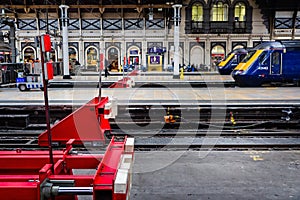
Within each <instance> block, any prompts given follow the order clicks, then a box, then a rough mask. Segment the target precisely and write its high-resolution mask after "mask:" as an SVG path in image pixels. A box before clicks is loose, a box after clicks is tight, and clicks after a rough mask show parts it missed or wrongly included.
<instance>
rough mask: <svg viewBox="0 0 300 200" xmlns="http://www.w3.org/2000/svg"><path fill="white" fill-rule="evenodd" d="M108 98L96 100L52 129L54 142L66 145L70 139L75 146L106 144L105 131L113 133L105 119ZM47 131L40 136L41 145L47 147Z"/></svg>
mask: <svg viewBox="0 0 300 200" xmlns="http://www.w3.org/2000/svg"><path fill="white" fill-rule="evenodd" d="M107 102H108V97H105V98H102V99H101V101H100V102H99V99H98V98H94V99H92V100H91V101H89V102H88V103H87V104H85V105H84V106H82V107H80V108H79V109H77V110H76V111H74V112H73V113H71V114H70V115H69V116H67V117H66V118H64V119H63V120H61V121H60V122H58V123H57V124H55V125H54V126H53V127H52V128H51V134H52V142H53V143H54V144H55V143H57V144H65V143H66V142H67V141H68V140H69V139H70V138H72V139H75V144H82V142H103V143H105V135H104V132H105V131H109V132H110V131H111V128H110V124H109V121H108V119H105V118H104V106H105V104H106V103H107ZM47 141H48V138H47V131H45V132H44V133H42V134H41V135H40V136H39V145H40V146H47V144H48V142H47Z"/></svg>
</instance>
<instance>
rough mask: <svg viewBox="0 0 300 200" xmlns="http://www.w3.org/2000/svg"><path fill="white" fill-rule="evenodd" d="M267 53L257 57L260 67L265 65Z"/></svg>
mask: <svg viewBox="0 0 300 200" xmlns="http://www.w3.org/2000/svg"><path fill="white" fill-rule="evenodd" d="M267 55H268V54H267V52H266V51H264V52H262V54H261V55H260V57H259V63H260V64H262V65H265V64H266V61H267Z"/></svg>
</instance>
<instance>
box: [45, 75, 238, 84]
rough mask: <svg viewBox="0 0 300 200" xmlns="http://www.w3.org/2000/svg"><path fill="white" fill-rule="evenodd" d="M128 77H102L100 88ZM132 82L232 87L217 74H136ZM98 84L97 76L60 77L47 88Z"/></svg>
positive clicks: (232, 82) (226, 79)
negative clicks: (175, 75)
mask: <svg viewBox="0 0 300 200" xmlns="http://www.w3.org/2000/svg"><path fill="white" fill-rule="evenodd" d="M127 76H130V75H129V74H128V73H125V74H122V73H118V74H114V75H111V76H108V77H104V76H102V86H104V87H108V86H109V85H111V84H113V83H115V82H117V81H118V80H120V79H122V78H124V77H127ZM130 78H131V79H132V80H133V81H134V83H135V86H134V87H140V86H145V85H147V84H152V85H153V84H156V85H157V84H159V85H162V86H167V87H174V86H181V85H185V84H190V85H198V86H199V85H201V86H206V85H207V84H210V85H220V84H223V85H224V84H225V85H234V80H233V78H232V77H231V76H220V75H217V74H204V75H200V74H195V73H193V74H189V75H188V76H187V75H186V76H184V78H183V79H173V75H172V74H170V73H167V72H166V73H151V74H149V73H148V72H147V73H138V75H137V76H130ZM98 84H99V74H98V76H96V75H91V76H73V77H72V79H63V77H62V76H55V77H54V79H53V80H50V81H49V87H96V86H97V85H98Z"/></svg>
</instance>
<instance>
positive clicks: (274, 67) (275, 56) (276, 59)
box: [270, 50, 282, 75]
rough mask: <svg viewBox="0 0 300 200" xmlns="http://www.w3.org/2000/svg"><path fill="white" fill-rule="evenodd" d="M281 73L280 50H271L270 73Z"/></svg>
mask: <svg viewBox="0 0 300 200" xmlns="http://www.w3.org/2000/svg"><path fill="white" fill-rule="evenodd" d="M281 73H282V53H281V52H280V51H277V50H275V51H273V53H272V55H271V71H270V74H272V75H278V74H281Z"/></svg>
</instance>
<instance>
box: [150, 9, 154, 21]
mask: <svg viewBox="0 0 300 200" xmlns="http://www.w3.org/2000/svg"><path fill="white" fill-rule="evenodd" d="M149 10H150V11H149V20H150V21H151V20H153V8H149Z"/></svg>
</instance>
